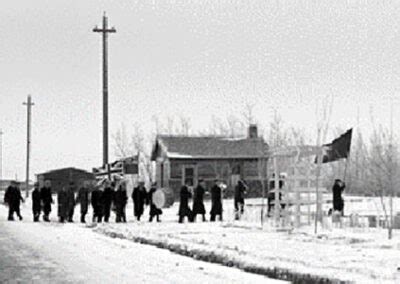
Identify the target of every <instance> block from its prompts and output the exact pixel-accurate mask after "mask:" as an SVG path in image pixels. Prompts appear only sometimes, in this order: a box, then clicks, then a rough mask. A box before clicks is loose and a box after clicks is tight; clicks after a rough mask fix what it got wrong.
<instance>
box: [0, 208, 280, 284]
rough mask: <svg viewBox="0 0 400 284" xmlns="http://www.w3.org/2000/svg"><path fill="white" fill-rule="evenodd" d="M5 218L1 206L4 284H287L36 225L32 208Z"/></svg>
mask: <svg viewBox="0 0 400 284" xmlns="http://www.w3.org/2000/svg"><path fill="white" fill-rule="evenodd" d="M54 213H55V212H53V214H52V215H53V218H52V220H53V221H54V220H55V218H54V215H55V214H54ZM6 214H7V209H6V207H4V206H3V205H0V231H1V235H0V283H41V284H42V283H188V282H190V283H284V282H283V281H277V280H273V279H268V278H266V277H264V276H261V275H256V274H252V273H246V272H243V271H241V270H238V269H235V268H229V267H225V266H221V265H217V264H211V263H207V262H203V261H198V260H194V259H192V258H188V257H184V256H180V255H178V254H174V253H171V252H169V251H168V250H163V249H159V248H155V247H152V246H146V245H141V244H137V243H134V242H131V241H128V240H121V239H113V238H110V237H107V236H104V235H101V234H98V233H95V232H93V231H92V230H91V229H89V228H88V227H86V226H85V225H81V224H76V223H75V224H59V223H56V222H51V223H43V222H41V223H33V222H31V220H30V212H29V204H25V205H24V206H23V211H22V214H23V216H24V217H25V218H24V220H23V221H22V222H20V221H14V222H8V221H6ZM28 217H29V218H28ZM131 225H132V224H129V225H126V226H131Z"/></svg>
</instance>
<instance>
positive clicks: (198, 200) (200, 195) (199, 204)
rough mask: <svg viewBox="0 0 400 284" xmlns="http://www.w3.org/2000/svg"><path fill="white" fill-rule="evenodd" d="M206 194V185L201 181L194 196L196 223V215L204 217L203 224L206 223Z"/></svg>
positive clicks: (194, 218) (194, 217) (194, 219)
mask: <svg viewBox="0 0 400 284" xmlns="http://www.w3.org/2000/svg"><path fill="white" fill-rule="evenodd" d="M205 193H206V183H205V182H204V180H202V179H200V180H199V184H198V186H197V187H196V188H195V190H194V194H193V221H196V215H197V214H200V215H202V216H203V222H205V221H206V209H205V207H204V194H205Z"/></svg>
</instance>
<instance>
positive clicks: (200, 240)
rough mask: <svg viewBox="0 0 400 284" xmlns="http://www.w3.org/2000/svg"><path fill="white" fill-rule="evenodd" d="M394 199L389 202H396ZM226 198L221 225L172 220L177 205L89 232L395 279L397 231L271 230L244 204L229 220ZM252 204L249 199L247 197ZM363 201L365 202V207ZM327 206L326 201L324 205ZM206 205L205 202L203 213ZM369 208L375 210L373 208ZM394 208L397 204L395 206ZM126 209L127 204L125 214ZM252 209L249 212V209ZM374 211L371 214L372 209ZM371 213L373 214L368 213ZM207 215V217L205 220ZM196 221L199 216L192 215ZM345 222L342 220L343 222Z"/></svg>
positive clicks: (250, 261) (334, 275)
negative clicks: (151, 219) (156, 215)
mask: <svg viewBox="0 0 400 284" xmlns="http://www.w3.org/2000/svg"><path fill="white" fill-rule="evenodd" d="M351 199H354V200H355V201H351V202H350V200H349V198H348V202H347V209H348V210H347V213H348V214H351V213H358V214H360V215H362V210H369V212H370V214H379V213H377V211H374V210H375V209H376V208H379V207H377V206H375V205H373V206H374V207H373V208H370V209H368V206H370V207H372V205H371V204H372V203H373V204H375V203H376V202H377V200H372V201H371V200H370V199H366V202H367V205H365V203H364V202H360V200H359V198H351ZM398 201H399V200H398V199H397V200H396V201H395V204H396V205H397V206H398V203H399V202H398ZM231 203H232V200H226V201H225V203H224V208H225V209H226V210H225V212H224V213H225V221H224V222H222V223H219V222H217V223H209V222H207V223H203V222H201V221H198V222H197V223H195V224H188V223H186V224H183V225H182V224H178V223H177V222H176V221H177V216H176V213H177V211H178V209H177V204H175V205H174V206H173V207H172V208H170V209H167V210H164V214H163V216H162V223H159V224H157V223H153V224H150V223H148V222H147V221H144V222H140V223H137V222H134V223H132V224H129V225H120V224H105V225H104V224H103V225H100V226H98V227H97V228H96V229H95V230H96V231H98V232H101V233H105V234H108V235H110V234H111V235H114V236H119V237H123V238H127V239H131V240H135V241H139V242H143V241H145V242H150V243H154V244H156V245H160V243H162V244H163V246H164V247H169V246H175V247H176V246H178V247H181V248H183V249H184V250H187V251H190V250H192V251H196V252H200V253H205V254H207V252H208V253H209V254H213V255H220V256H223V257H224V258H225V259H227V260H232V261H234V262H236V263H239V265H238V266H239V267H240V266H241V265H242V266H252V265H253V266H257V267H260V266H261V267H266V268H279V269H289V270H290V271H293V272H295V273H303V274H311V275H318V276H321V277H328V278H331V279H340V280H344V281H354V282H357V283H396V282H397V283H400V231H399V230H395V231H394V239H393V240H391V241H389V240H387V231H386V230H384V229H381V228H368V227H366V226H364V227H359V228H350V227H348V226H347V225H348V224H347V223H346V224H345V228H333V227H332V226H329V224H326V227H325V228H319V231H318V234H317V235H315V234H314V228H313V226H304V227H302V228H300V229H295V230H293V231H291V232H277V230H276V228H275V227H273V226H272V224H271V222H270V221H269V220H267V221H266V223H265V225H264V228H263V229H261V227H260V225H259V223H256V221H258V220H259V219H260V218H259V215H258V213H257V210H259V209H257V207H256V206H253V207H252V206H249V207H247V209H248V210H247V211H248V212H247V213H246V216H244V217H245V218H244V221H240V222H237V221H233V208H232V204H231ZM248 203H252V201H248ZM368 204H369V205H368ZM327 207H329V205H327ZM209 208H210V204H209V203H207V204H206V209H207V211H209ZM374 208H375V209H374ZM396 208H399V207H396ZM131 210H132V207H131V206H130V207H129V208H128V214H129V213H131V212H132V211H131ZM254 210H255V211H256V212H252V211H254ZM373 211H374V212H373ZM371 212H373V213H371ZM208 217H209V216H207V218H208ZM198 219H201V218H198ZM346 222H347V221H346Z"/></svg>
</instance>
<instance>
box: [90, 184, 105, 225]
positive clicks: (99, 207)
mask: <svg viewBox="0 0 400 284" xmlns="http://www.w3.org/2000/svg"><path fill="white" fill-rule="evenodd" d="M102 199H103V192H102V191H101V190H100V187H99V186H96V187H95V188H94V190H93V191H92V194H91V200H90V201H91V204H92V207H93V220H92V221H93V222H98V223H101V220H102V218H103V202H102Z"/></svg>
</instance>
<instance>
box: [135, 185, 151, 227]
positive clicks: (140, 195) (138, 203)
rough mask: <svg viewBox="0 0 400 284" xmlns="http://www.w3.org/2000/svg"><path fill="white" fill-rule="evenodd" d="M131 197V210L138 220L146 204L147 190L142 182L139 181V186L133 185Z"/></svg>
mask: <svg viewBox="0 0 400 284" xmlns="http://www.w3.org/2000/svg"><path fill="white" fill-rule="evenodd" d="M132 199H133V206H134V208H133V210H134V215H135V217H136V218H137V220H138V221H140V217H141V216H142V215H143V212H144V205H145V204H146V199H147V191H146V188H145V187H144V182H140V183H139V186H137V187H135V188H134V189H133V192H132Z"/></svg>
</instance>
